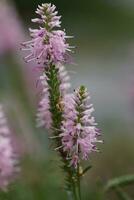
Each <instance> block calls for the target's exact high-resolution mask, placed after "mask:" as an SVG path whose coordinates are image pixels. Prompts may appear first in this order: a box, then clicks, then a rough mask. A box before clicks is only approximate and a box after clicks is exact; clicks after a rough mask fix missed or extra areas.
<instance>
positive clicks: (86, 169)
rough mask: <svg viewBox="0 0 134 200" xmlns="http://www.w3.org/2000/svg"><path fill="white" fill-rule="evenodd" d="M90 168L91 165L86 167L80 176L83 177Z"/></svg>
mask: <svg viewBox="0 0 134 200" xmlns="http://www.w3.org/2000/svg"><path fill="white" fill-rule="evenodd" d="M91 168H92V166H91V165H89V166H88V167H86V168H85V169H84V170H83V172H82V175H84V174H85V173H86V172H87V171H88V170H89V169H91Z"/></svg>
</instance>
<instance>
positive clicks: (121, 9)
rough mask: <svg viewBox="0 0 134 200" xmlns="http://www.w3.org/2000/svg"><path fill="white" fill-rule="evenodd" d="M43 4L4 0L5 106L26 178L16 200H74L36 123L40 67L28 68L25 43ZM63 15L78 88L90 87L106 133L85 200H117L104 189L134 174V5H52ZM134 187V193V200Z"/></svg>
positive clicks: (14, 190)
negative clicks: (23, 49)
mask: <svg viewBox="0 0 134 200" xmlns="http://www.w3.org/2000/svg"><path fill="white" fill-rule="evenodd" d="M45 2H46V1H44V2H42V1H41V0H36V1H35V0H14V1H4V0H0V101H1V102H2V103H3V104H4V108H5V110H6V114H7V116H8V120H9V123H10V127H11V129H12V132H13V133H14V134H15V135H16V137H17V139H18V140H19V149H20V153H21V158H22V159H21V166H22V170H21V174H20V178H18V180H17V182H16V184H13V185H12V187H11V188H10V189H9V192H8V193H7V194H4V193H1V194H0V197H1V199H6V200H7V199H9V200H12V199H14V200H42V199H44V200H59V199H65V200H66V199H67V197H66V194H65V192H64V185H63V184H64V177H63V173H62V171H61V170H60V169H59V165H60V164H59V159H58V158H57V156H56V153H54V152H53V150H52V149H51V147H50V145H49V141H48V134H47V131H46V130H43V129H37V128H36V126H35V115H36V108H37V104H38V100H39V97H40V92H41V91H40V88H39V87H38V84H37V82H38V74H39V72H38V70H37V69H36V64H35V63H31V64H26V63H25V62H24V61H23V56H24V55H23V53H22V52H21V51H20V43H21V42H23V41H25V40H27V39H28V38H29V35H28V28H29V27H35V25H34V24H31V18H34V16H35V14H34V11H35V9H36V7H37V5H38V4H41V3H45ZM51 3H54V4H55V5H56V6H57V9H58V10H59V14H60V15H62V28H63V29H64V28H65V29H66V32H67V34H68V35H74V36H75V37H74V39H71V41H70V43H71V45H75V46H76V49H75V53H74V55H73V59H74V63H75V64H74V65H70V66H67V69H68V70H69V71H70V76H71V81H72V88H75V87H77V86H79V85H80V84H85V85H86V86H87V87H88V89H89V91H90V94H91V100H92V102H93V104H94V107H95V112H94V115H95V117H96V120H97V122H98V125H99V128H100V129H101V130H102V133H103V135H102V137H103V139H104V144H103V145H101V146H100V149H101V153H100V154H93V155H91V157H90V160H89V161H88V162H89V164H91V165H92V169H91V170H90V171H89V172H88V174H87V176H86V177H84V180H83V182H82V186H83V188H82V190H83V199H84V200H89V199H92V200H101V199H103V200H104V199H116V196H115V195H114V194H113V193H110V194H107V195H105V196H104V195H103V194H102V192H101V189H102V188H103V186H104V185H105V184H106V183H107V181H108V180H109V179H111V178H114V177H116V176H121V175H124V174H133V173H134V1H133V0H95V1H90V0H83V1H81V0H73V1H72V0H62V1H61V0H51ZM133 189H134V186H131V187H129V188H126V190H128V191H129V193H130V194H131V196H132V197H133V198H134V192H133V191H134V190H133ZM133 198H132V199H133Z"/></svg>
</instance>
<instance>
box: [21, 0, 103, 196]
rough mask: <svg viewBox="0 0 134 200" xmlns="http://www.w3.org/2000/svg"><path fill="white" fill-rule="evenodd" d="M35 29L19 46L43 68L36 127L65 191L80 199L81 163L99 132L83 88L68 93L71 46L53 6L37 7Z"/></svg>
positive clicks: (84, 170) (28, 58)
mask: <svg viewBox="0 0 134 200" xmlns="http://www.w3.org/2000/svg"><path fill="white" fill-rule="evenodd" d="M36 13H37V14H38V16H39V17H38V18H35V19H32V22H35V23H38V24H39V28H38V29H29V31H30V35H31V40H30V41H28V42H24V43H22V46H23V48H22V50H26V51H28V52H29V53H28V55H27V56H26V57H25V58H24V59H25V60H26V62H30V61H33V60H34V61H35V62H37V63H38V64H40V65H41V66H42V68H43V70H42V75H41V76H40V81H41V84H42V88H43V89H42V97H41V100H40V102H39V107H38V112H37V125H38V126H43V127H45V128H47V129H48V131H49V132H50V134H51V136H50V138H51V139H53V143H54V146H55V150H57V152H58V153H59V156H60V157H61V160H62V162H63V165H62V168H63V170H64V171H65V173H66V185H65V188H66V190H67V191H68V194H69V197H71V198H73V199H75V200H78V199H79V200H80V199H81V190H80V181H81V177H82V176H83V174H84V173H85V172H86V171H87V169H88V167H87V168H86V169H83V168H82V160H87V159H88V157H89V155H90V153H91V152H93V151H97V152H98V149H97V147H96V143H97V142H102V141H101V140H99V139H98V136H99V135H100V130H99V129H98V128H96V125H97V124H96V123H95V119H94V117H92V112H93V111H94V109H93V105H92V104H90V102H89V100H90V96H89V94H88V92H87V89H86V87H85V86H80V87H79V88H78V89H76V90H75V92H74V93H72V94H70V93H69V90H68V89H69V88H70V83H69V75H68V72H67V71H66V69H65V66H64V64H66V63H68V62H69V60H70V55H69V52H71V48H72V47H71V46H70V45H69V44H68V42H67V38H71V37H70V36H66V33H65V31H63V30H61V29H60V24H61V21H60V18H61V17H60V16H58V15H57V14H58V12H57V11H56V7H55V6H54V5H52V4H47V3H45V4H42V5H41V6H38V8H37V10H36Z"/></svg>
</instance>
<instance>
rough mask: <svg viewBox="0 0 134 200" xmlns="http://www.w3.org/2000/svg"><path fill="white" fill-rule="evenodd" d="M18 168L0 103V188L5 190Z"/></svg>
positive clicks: (16, 156)
mask: <svg viewBox="0 0 134 200" xmlns="http://www.w3.org/2000/svg"><path fill="white" fill-rule="evenodd" d="M19 170H20V168H19V161H18V155H17V153H16V152H15V149H14V146H13V143H12V135H11V133H10V129H9V128H8V125H7V120H6V118H5V115H4V112H3V108H2V105H0V188H1V189H2V190H4V191H6V190H7V187H8V185H9V184H10V183H11V182H12V181H13V180H14V178H15V176H16V174H17V173H18V172H19Z"/></svg>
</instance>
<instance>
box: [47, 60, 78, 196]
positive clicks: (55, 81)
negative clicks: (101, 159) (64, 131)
mask: <svg viewBox="0 0 134 200" xmlns="http://www.w3.org/2000/svg"><path fill="white" fill-rule="evenodd" d="M44 73H45V74H46V76H47V78H48V80H47V83H48V86H49V99H50V112H51V113H52V120H53V124H52V127H53V135H54V136H58V135H59V134H60V133H61V131H60V127H61V122H62V120H63V116H62V113H63V110H62V109H63V108H62V106H61V100H62V94H61V91H60V84H61V83H60V80H59V74H58V73H59V71H58V69H57V68H56V67H55V66H54V65H52V64H50V66H49V67H48V68H47V69H46V71H44ZM55 142H56V147H61V146H62V142H61V138H59V137H56V140H55ZM59 154H60V156H61V158H62V162H63V163H64V165H63V167H62V168H63V170H64V171H65V172H66V175H67V177H66V183H67V184H66V185H67V190H68V191H70V192H69V193H68V197H69V200H71V199H72V200H81V190H80V175H79V166H78V167H77V169H74V168H72V167H71V166H70V167H69V161H68V160H66V157H67V155H66V153H65V152H64V151H63V149H62V148H59ZM71 193H72V195H71Z"/></svg>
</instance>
